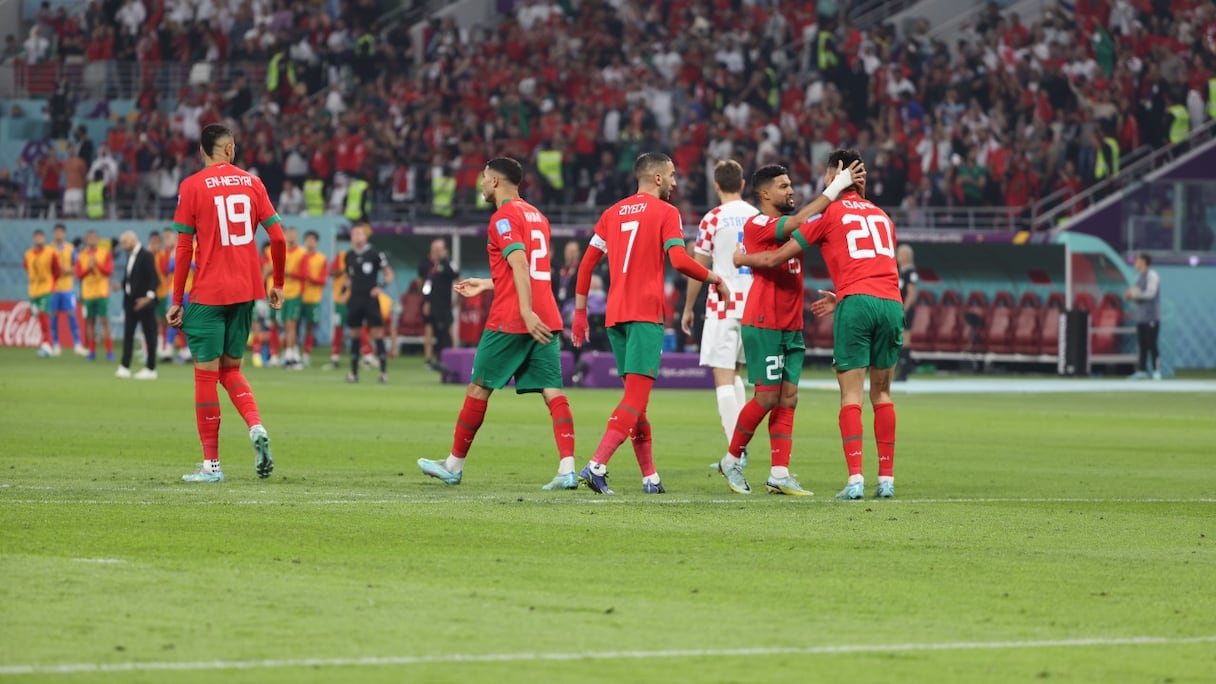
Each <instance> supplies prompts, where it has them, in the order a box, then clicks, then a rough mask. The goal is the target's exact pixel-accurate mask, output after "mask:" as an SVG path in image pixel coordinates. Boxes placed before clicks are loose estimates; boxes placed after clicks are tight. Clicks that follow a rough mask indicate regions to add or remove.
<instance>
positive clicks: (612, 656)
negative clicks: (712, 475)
mask: <svg viewBox="0 0 1216 684" xmlns="http://www.w3.org/2000/svg"><path fill="white" fill-rule="evenodd" d="M1210 643H1216V635H1209V636H1196V637H1163V636H1132V637H1084V638H1079V639H1037V640H1031V641H946V642H940V643H911V644H839V645H834V646H806V647H782V646H777V647H767V646H756V647H751V648H718V649H713V648H703V649H670V650H657V651H600V652H593V651H587V652H583V653H486V654H473V653H453V654H448V655H431V656H379V657H367V658H300V659H295V660H228V661H225V660H212V661H201V662H180V663H174V662H157V663H71V664H65V665H9V666H2V667H0V676H13V675H30V674H86V673H105V672H164V671H199V670H277V669H284V668H294V667H308V668H317V667H384V666H398V667H401V666H408V665H437V664H459V663H518V662H528V661H578V660H646V659H651V658H654V659H663V660H671V659H674V658H734V657H748V656H778V655H804V656H817V655H840V654H849V653H879V654H882V653H915V652H919V651H990V650H1002V651H1003V650H1023V649H1039V648H1052V649H1057V648H1092V647H1097V646H1177V645H1189V644H1210Z"/></svg>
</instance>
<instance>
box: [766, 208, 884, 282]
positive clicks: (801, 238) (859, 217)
mask: <svg viewBox="0 0 1216 684" xmlns="http://www.w3.org/2000/svg"><path fill="white" fill-rule="evenodd" d="M794 239H796V240H798V242H799V243H801V244H802V248H803V249H804V250H805V249H807V248H808V247H810V245H819V251H820V252H821V253H822V254H823V260H824V261H825V262H827V265H828V275H830V276H831V277H832V285H833V286H835V287H836V298H837V299H844V298H845V297H847V296H849V295H855V294H865V295H871V296H874V297H878V298H879V299H893V300H895V301H897V302H900V301H903V297H901V296H900V294H899V266H898V265H897V264H896V263H895V224H894V223H892V221H891V217H890V216H887V214H886V212H884V211H883V210H882V209H879V208H878V207H876V206H874V203H873V202H870V201H869V200H866V199H863V198H862V197H861V195H858V194H857V193H856V192H853V191H849V192H846V193H844V194H843V195H841V197H840V201H838V202H833V203H832V204H831V206H829V207H828V209H827V210H826V211H824V212H823V213H822V214H821V215H819V216H818V217H817V218H813V219H811V220H810V221H807V223H806V224H805V225H803V226H802V227H801V228H800V229H798V232H797V233H796V234H795V235H794ZM753 287H754V286H753ZM748 301H750V298H749V300H748Z"/></svg>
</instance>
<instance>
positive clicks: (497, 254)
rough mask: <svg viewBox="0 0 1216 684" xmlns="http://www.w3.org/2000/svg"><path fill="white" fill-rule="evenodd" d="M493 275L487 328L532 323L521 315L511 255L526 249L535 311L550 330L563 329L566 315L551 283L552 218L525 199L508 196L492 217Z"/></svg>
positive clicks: (511, 329)
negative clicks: (560, 310) (508, 258)
mask: <svg viewBox="0 0 1216 684" xmlns="http://www.w3.org/2000/svg"><path fill="white" fill-rule="evenodd" d="M489 233H490V239H489V243H488V244H487V246H486V251H488V252H489V253H490V277H491V278H492V279H493V280H494V301H493V303H492V304H491V305H490V316H489V318H488V319H486V330H497V331H498V332H504V333H516V334H520V333H527V332H528V326H526V325H524V319H523V317H522V316H520V315H519V295H518V294H517V293H516V291H515V276H514V274H513V273H512V271H511V264H509V263H507V256H508V255H510V254H511V252H515V251H521V250H522V251H523V252H524V256H526V257H527V258H528V275H529V276H530V278H531V282H532V311H533V312H535V313H536V315H537V316H539V317H540V320H541V321H543V322H544V324H545V325H547V326H549V329H550V330H561V329H562V316H561V314H560V313H558V310H557V300H556V299H554V298H553V287H552V286H551V285H550V284H549V283H550V281H551V280H552V278H553V276H552V273H551V272H550V268H549V219H547V218H545V215H544V214H542V213H540V210H539V209H537V208H536V207H534V206H532V205H531V204H528V203H527V202H525V201H523V200H521V199H513V200H508V201H507V202H505V203H503V204H502V206H500V207H499V208H498V211H496V212H494V215H493V216H491V217H490V231H489Z"/></svg>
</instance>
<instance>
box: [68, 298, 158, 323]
mask: <svg viewBox="0 0 1216 684" xmlns="http://www.w3.org/2000/svg"><path fill="white" fill-rule="evenodd" d="M86 303H87V302H86ZM168 315H169V298H168V297H157V298H156V317H157V318H164V317H166V316H168Z"/></svg>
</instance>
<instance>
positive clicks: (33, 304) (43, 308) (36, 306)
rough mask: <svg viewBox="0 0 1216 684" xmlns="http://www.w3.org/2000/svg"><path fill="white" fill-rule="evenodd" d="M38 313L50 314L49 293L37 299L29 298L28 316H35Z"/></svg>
mask: <svg viewBox="0 0 1216 684" xmlns="http://www.w3.org/2000/svg"><path fill="white" fill-rule="evenodd" d="M40 313H44V314H49V313H51V293H50V292H48V293H46V294H44V295H38V296H37V297H30V315H32V316H37V315H38V314H40Z"/></svg>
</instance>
